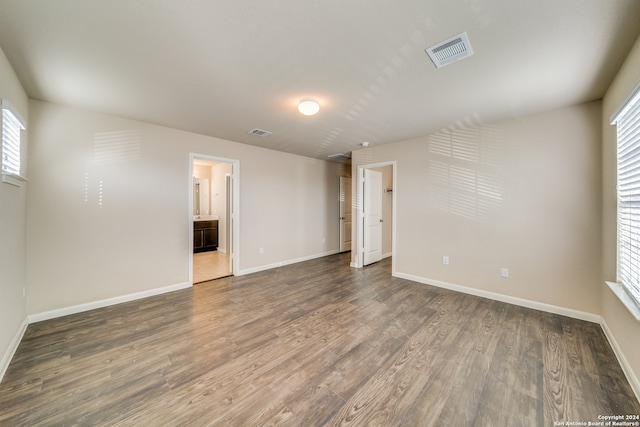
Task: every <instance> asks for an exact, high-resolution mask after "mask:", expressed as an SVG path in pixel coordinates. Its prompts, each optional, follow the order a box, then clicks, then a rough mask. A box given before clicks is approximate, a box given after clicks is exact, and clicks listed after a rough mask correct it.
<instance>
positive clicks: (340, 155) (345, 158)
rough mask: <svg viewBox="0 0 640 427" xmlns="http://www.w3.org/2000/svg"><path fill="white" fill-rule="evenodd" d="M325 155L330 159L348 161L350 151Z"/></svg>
mask: <svg viewBox="0 0 640 427" xmlns="http://www.w3.org/2000/svg"><path fill="white" fill-rule="evenodd" d="M327 157H329V158H330V159H331V160H336V161H339V162H348V161H350V160H351V153H347V154H344V153H336V154H330V155H328V156H327Z"/></svg>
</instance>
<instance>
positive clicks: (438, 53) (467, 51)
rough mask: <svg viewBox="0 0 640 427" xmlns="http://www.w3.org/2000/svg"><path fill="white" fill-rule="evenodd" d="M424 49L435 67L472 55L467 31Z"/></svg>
mask: <svg viewBox="0 0 640 427" xmlns="http://www.w3.org/2000/svg"><path fill="white" fill-rule="evenodd" d="M425 50H426V52H427V54H428V55H429V58H431V60H432V61H433V63H434V64H435V66H436V67H437V68H442V67H444V66H445V65H448V64H451V63H453V62H456V61H459V60H461V59H462V58H466V57H467V56H471V55H473V49H471V43H469V38H468V37H467V33H462V34H458V35H457V36H454V37H451V38H450V39H447V40H445V41H443V42H441V43H438V44H437V45H435V46H431V47H430V48H428V49H425Z"/></svg>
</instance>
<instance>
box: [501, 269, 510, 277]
mask: <svg viewBox="0 0 640 427" xmlns="http://www.w3.org/2000/svg"><path fill="white" fill-rule="evenodd" d="M500 277H502V278H503V279H508V278H509V269H508V268H501V269H500Z"/></svg>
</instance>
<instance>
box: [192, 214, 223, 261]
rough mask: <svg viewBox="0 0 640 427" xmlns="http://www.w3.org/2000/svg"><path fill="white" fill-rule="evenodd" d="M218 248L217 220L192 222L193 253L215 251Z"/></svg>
mask: <svg viewBox="0 0 640 427" xmlns="http://www.w3.org/2000/svg"><path fill="white" fill-rule="evenodd" d="M217 248H218V220H217V219H215V220H211V221H194V222H193V252H194V253H195V252H206V251H215V250H216V249H217Z"/></svg>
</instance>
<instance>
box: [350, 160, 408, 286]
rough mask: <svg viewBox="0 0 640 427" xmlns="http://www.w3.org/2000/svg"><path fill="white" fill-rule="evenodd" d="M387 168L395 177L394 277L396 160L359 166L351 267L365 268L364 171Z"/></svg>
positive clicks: (393, 268) (393, 202)
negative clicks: (353, 254)
mask: <svg viewBox="0 0 640 427" xmlns="http://www.w3.org/2000/svg"><path fill="white" fill-rule="evenodd" d="M385 166H391V176H392V177H393V178H392V181H393V185H392V188H391V191H392V193H391V212H392V213H393V215H392V221H391V273H392V275H394V274H395V272H396V257H395V254H396V218H397V217H398V215H397V210H396V185H397V184H396V183H397V180H396V175H397V169H398V167H397V165H396V161H395V160H392V161H388V162H380V163H370V164H366V165H358V173H357V174H356V208H355V209H354V210H353V222H355V224H356V226H355V227H353V228H352V229H353V230H354V231H355V234H356V235H355V238H352V239H351V241H352V242H356V247H355V257H354V261H353V262H352V263H351V266H352V267H355V268H362V267H363V266H364V239H363V236H364V212H363V207H364V170H365V169H376V168H382V167H385ZM351 250H352V251H353V250H354V248H353V244H352V245H351Z"/></svg>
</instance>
